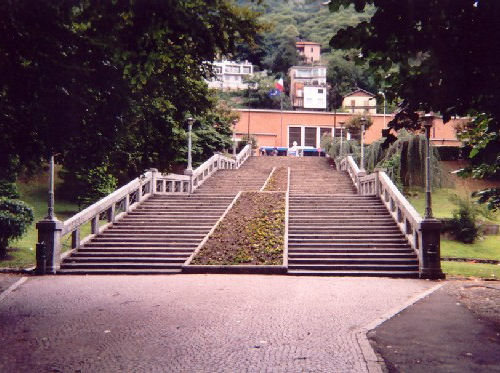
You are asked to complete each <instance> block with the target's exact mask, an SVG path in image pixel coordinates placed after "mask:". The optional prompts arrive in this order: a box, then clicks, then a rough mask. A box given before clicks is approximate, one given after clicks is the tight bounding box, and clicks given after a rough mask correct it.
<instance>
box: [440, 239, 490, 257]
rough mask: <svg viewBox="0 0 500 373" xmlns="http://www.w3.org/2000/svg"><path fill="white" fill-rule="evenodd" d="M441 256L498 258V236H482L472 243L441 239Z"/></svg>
mask: <svg viewBox="0 0 500 373" xmlns="http://www.w3.org/2000/svg"><path fill="white" fill-rule="evenodd" d="M441 256H443V257H454V258H477V259H494V260H500V236H499V235H496V236H484V238H483V239H479V240H477V241H476V242H474V243H473V244H465V243H461V242H457V241H452V240H446V239H441Z"/></svg>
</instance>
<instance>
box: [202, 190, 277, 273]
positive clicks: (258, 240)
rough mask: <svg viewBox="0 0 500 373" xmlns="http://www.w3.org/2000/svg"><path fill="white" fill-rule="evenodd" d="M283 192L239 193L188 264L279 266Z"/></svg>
mask: <svg viewBox="0 0 500 373" xmlns="http://www.w3.org/2000/svg"><path fill="white" fill-rule="evenodd" d="M284 230H285V194H284V193H256V192H247V193H242V194H241V196H240V198H239V199H238V201H237V202H236V203H235V204H234V205H233V208H232V209H231V211H229V213H228V214H227V215H226V216H225V218H224V220H223V221H222V222H221V224H220V225H219V226H218V227H217V229H216V230H215V231H214V233H213V235H212V236H211V237H210V238H209V239H208V241H207V242H206V243H205V245H204V246H203V247H202V248H201V250H200V251H199V253H198V254H197V255H196V257H195V258H194V259H193V261H192V264H197V265H200V264H201V265H238V264H240V265H241V264H246V265H249V264H250V265H281V264H282V263H283V235H284Z"/></svg>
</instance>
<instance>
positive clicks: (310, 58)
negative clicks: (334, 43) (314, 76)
mask: <svg viewBox="0 0 500 373" xmlns="http://www.w3.org/2000/svg"><path fill="white" fill-rule="evenodd" d="M295 48H297V53H298V54H299V56H300V57H301V58H302V59H303V60H304V62H306V63H313V62H318V61H319V60H320V59H321V44H319V43H314V42H312V41H298V42H296V43H295Z"/></svg>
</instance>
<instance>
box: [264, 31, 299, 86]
mask: <svg viewBox="0 0 500 373" xmlns="http://www.w3.org/2000/svg"><path fill="white" fill-rule="evenodd" d="M298 62H299V55H298V53H297V49H296V48H295V38H294V37H291V38H290V37H288V38H286V39H285V40H284V41H283V42H281V44H280V45H279V46H278V49H277V50H276V55H275V56H274V58H273V62H272V65H271V69H272V71H274V72H275V73H277V72H280V73H282V74H283V76H284V75H286V74H287V73H288V69H289V68H290V67H292V66H295V65H297V64H298Z"/></svg>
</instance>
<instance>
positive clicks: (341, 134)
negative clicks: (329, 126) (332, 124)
mask: <svg viewBox="0 0 500 373" xmlns="http://www.w3.org/2000/svg"><path fill="white" fill-rule="evenodd" d="M339 126H340V158H342V155H343V154H344V134H343V130H344V122H339Z"/></svg>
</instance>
